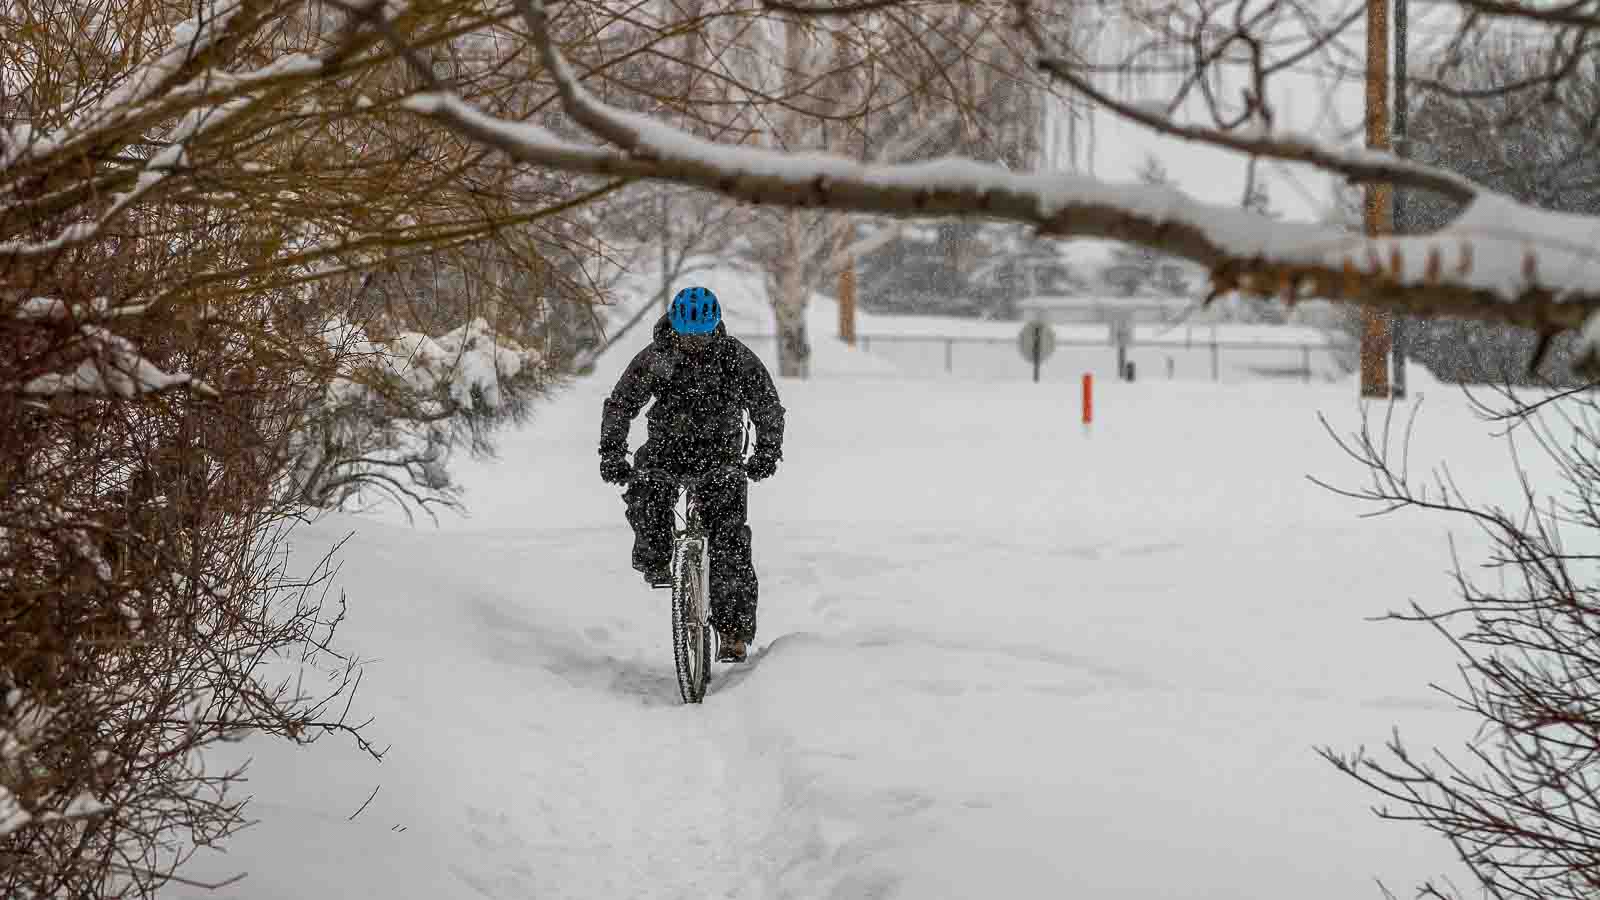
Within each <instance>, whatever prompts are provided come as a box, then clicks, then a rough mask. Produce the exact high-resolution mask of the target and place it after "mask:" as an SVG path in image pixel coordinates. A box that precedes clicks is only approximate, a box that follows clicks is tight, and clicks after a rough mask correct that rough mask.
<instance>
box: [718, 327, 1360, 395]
mask: <svg viewBox="0 0 1600 900" xmlns="http://www.w3.org/2000/svg"><path fill="white" fill-rule="evenodd" d="M1058 335H1059V332H1058ZM739 338H740V339H741V340H744V341H747V342H756V341H761V342H775V340H776V336H775V335H772V334H752V335H739ZM856 345H857V346H858V347H859V348H860V349H861V350H863V351H866V352H871V351H872V349H873V348H874V347H875V346H876V347H880V348H888V347H913V346H923V347H940V348H942V351H943V352H942V362H943V371H944V374H946V375H954V374H956V373H957V361H958V356H959V355H960V354H959V353H958V352H957V351H958V348H960V347H983V348H986V349H987V350H988V355H989V356H990V357H991V362H993V357H994V356H995V350H994V349H993V348H1003V352H1004V353H1007V354H1009V360H1010V363H1011V365H1009V366H1007V367H1006V368H1007V370H1008V371H1006V372H1005V374H1007V375H1010V374H1027V372H1028V371H1029V370H1030V369H1029V364H1028V363H1027V361H1026V360H1024V359H1023V358H1022V355H1021V353H1020V352H1019V351H1018V350H1017V340H1016V338H1011V337H984V336H975V335H918V334H860V335H857V336H856ZM1072 349H1079V350H1103V351H1106V352H1107V353H1115V352H1116V345H1115V344H1113V343H1111V342H1110V341H1109V340H1108V339H1107V338H1098V339H1095V338H1069V337H1059V336H1058V337H1057V339H1056V351H1055V354H1054V355H1053V358H1051V359H1046V360H1045V361H1044V362H1043V364H1042V368H1043V369H1046V370H1048V369H1050V368H1051V363H1052V362H1056V363H1057V367H1058V368H1059V366H1060V360H1061V357H1062V356H1063V351H1064V350H1072ZM1342 349H1343V348H1341V347H1339V346H1338V345H1336V344H1332V343H1322V344H1314V343H1309V342H1306V341H1241V340H1217V339H1215V338H1212V339H1199V340H1197V339H1195V338H1194V337H1193V336H1192V333H1191V334H1190V336H1188V337H1186V338H1185V339H1184V340H1142V341H1140V340H1135V341H1131V342H1129V343H1128V345H1127V352H1128V353H1129V354H1132V355H1138V356H1144V355H1145V352H1146V351H1152V352H1156V353H1164V354H1165V355H1166V360H1165V361H1166V363H1167V367H1166V371H1165V372H1164V373H1163V372H1160V371H1157V372H1155V373H1150V372H1148V370H1146V372H1143V373H1139V372H1137V371H1136V375H1138V376H1139V377H1152V376H1153V377H1157V378H1159V377H1162V376H1163V375H1164V376H1165V377H1168V378H1172V377H1175V376H1176V362H1175V359H1174V357H1173V356H1172V355H1171V353H1173V352H1175V351H1183V352H1184V353H1187V354H1191V355H1192V354H1194V353H1196V352H1199V353H1202V354H1204V355H1205V357H1206V365H1207V368H1208V369H1209V375H1210V379H1211V380H1212V381H1221V380H1222V376H1223V372H1224V363H1225V360H1224V356H1225V354H1233V355H1236V356H1237V355H1246V354H1254V355H1257V356H1260V355H1264V354H1273V355H1276V356H1278V357H1279V359H1280V360H1282V359H1284V357H1285V356H1287V357H1288V358H1290V359H1292V360H1294V362H1295V363H1296V364H1295V365H1285V366H1278V367H1275V368H1273V369H1271V370H1261V371H1270V372H1273V373H1274V374H1280V375H1288V376H1291V377H1292V376H1295V375H1298V376H1299V378H1300V380H1301V381H1303V382H1306V383H1310V382H1311V381H1312V380H1313V378H1314V377H1315V375H1316V374H1317V366H1315V365H1313V363H1314V362H1316V361H1318V360H1319V359H1320V358H1321V357H1327V358H1328V364H1327V365H1326V366H1325V368H1326V369H1327V370H1329V371H1330V372H1331V371H1334V370H1336V369H1337V368H1338V366H1337V365H1336V364H1335V363H1334V362H1333V360H1332V357H1334V356H1335V355H1336V354H1338V353H1340V352H1341V351H1342ZM885 356H889V357H891V361H892V354H885ZM989 368H990V369H991V372H993V370H994V368H995V367H994V366H993V365H991V366H990V367H989ZM1080 368H1081V367H1080ZM1113 368H1114V367H1113ZM924 369H926V366H924ZM1012 370H1014V371H1012ZM1072 374H1073V377H1076V374H1077V373H1076V372H1074V373H1072Z"/></svg>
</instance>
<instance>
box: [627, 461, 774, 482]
mask: <svg viewBox="0 0 1600 900" xmlns="http://www.w3.org/2000/svg"><path fill="white" fill-rule="evenodd" d="M725 472H738V473H739V474H740V475H745V476H746V477H748V475H749V473H748V472H747V471H746V469H745V465H744V463H742V462H737V463H728V464H726V465H722V466H718V467H717V468H715V469H712V470H711V471H709V472H703V473H701V474H699V475H684V476H681V477H680V476H677V475H673V474H672V473H670V472H668V471H666V470H665V469H658V468H653V467H652V468H649V469H634V470H633V476H634V477H635V478H638V477H640V476H641V475H642V476H646V477H650V478H659V479H661V480H663V481H672V482H675V483H678V484H683V485H693V484H699V483H700V482H702V481H704V480H706V479H707V478H710V477H711V476H713V475H721V474H723V473H725Z"/></svg>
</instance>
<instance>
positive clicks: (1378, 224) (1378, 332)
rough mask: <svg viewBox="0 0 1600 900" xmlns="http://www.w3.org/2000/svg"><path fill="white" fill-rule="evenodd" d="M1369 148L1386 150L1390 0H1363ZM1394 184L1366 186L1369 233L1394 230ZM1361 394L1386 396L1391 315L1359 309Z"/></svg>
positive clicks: (1365, 395) (1387, 393) (1387, 137)
mask: <svg viewBox="0 0 1600 900" xmlns="http://www.w3.org/2000/svg"><path fill="white" fill-rule="evenodd" d="M1367 147H1368V148H1369V149H1372V150H1388V149H1389V0H1367ZM1392 203H1393V186H1392V185H1390V184H1388V183H1373V184H1369V185H1367V210H1366V213H1367V214H1366V225H1367V234H1368V235H1370V236H1373V237H1376V236H1378V235H1382V234H1389V233H1391V232H1392V230H1393V218H1392V217H1393V207H1392V205H1391V204H1392ZM1361 396H1363V397H1387V396H1389V316H1388V315H1387V314H1386V313H1384V312H1382V311H1381V310H1378V309H1375V308H1373V307H1370V306H1363V307H1362V308H1361Z"/></svg>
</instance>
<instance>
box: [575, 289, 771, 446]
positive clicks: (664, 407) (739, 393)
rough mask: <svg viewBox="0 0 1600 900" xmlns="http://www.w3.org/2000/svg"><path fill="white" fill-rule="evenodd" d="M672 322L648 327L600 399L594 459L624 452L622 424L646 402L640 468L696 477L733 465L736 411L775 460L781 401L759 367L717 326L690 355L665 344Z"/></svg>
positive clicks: (739, 436) (740, 426) (739, 429)
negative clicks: (649, 334) (644, 340)
mask: <svg viewBox="0 0 1600 900" xmlns="http://www.w3.org/2000/svg"><path fill="white" fill-rule="evenodd" d="M672 336H673V331H672V324H671V323H670V322H669V321H668V320H667V318H666V317H665V316H663V317H662V318H661V320H660V321H659V322H657V323H656V326H655V331H654V335H653V338H652V340H651V342H650V345H649V346H648V347H645V348H644V349H643V350H641V351H639V355H637V356H635V357H634V358H633V362H631V363H629V364H628V368H627V370H626V371H624V372H623V373H622V377H621V378H620V379H618V380H617V386H616V387H615V388H612V390H611V396H610V397H608V398H607V399H606V402H605V413H604V415H603V416H602V417H601V420H600V455H601V457H606V456H622V455H623V454H625V453H627V452H628V427H629V425H630V424H631V423H632V422H633V418H634V416H637V415H638V414H639V411H640V410H641V409H643V408H644V405H645V404H646V403H648V402H649V401H650V400H651V399H652V398H654V399H655V401H656V402H655V405H653V406H651V407H650V412H649V413H648V414H647V416H646V419H647V421H648V422H649V430H648V432H647V435H646V439H645V445H644V446H643V447H641V448H640V450H639V453H638V455H637V456H636V457H635V460H634V462H635V464H636V465H640V466H659V467H663V468H666V469H669V470H671V471H673V472H677V473H683V474H699V473H701V472H705V471H708V470H710V469H711V468H713V467H715V466H719V465H727V464H730V463H737V462H739V461H740V460H741V459H742V458H743V451H744V440H745V435H744V413H746V412H748V413H749V414H750V420H751V421H752V422H753V423H754V424H755V426H756V452H757V453H765V454H768V455H771V456H773V457H775V458H778V459H781V458H782V457H783V414H784V411H783V404H781V403H779V402H778V389H777V387H776V386H774V385H773V383H772V376H771V375H770V374H769V373H768V372H767V367H766V366H764V365H762V364H761V360H760V359H759V358H757V357H756V355H755V354H754V353H752V352H751V351H750V348H749V347H746V346H745V345H744V344H743V343H742V342H740V341H739V339H738V338H735V337H733V336H731V335H729V334H728V331H727V329H726V328H724V327H723V326H722V325H721V324H718V325H717V330H716V331H715V332H714V334H713V337H712V339H711V343H710V344H709V345H708V346H707V347H706V348H705V349H704V350H703V351H702V352H700V353H699V354H698V355H691V354H687V353H684V352H683V351H682V350H679V349H678V348H677V347H676V346H674V345H673V342H672Z"/></svg>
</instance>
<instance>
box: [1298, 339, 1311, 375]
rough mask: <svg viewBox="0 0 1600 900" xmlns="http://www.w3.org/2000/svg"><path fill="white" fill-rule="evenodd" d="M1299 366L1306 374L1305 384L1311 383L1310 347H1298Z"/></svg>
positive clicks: (1303, 345)
mask: <svg viewBox="0 0 1600 900" xmlns="http://www.w3.org/2000/svg"><path fill="white" fill-rule="evenodd" d="M1300 365H1301V367H1302V369H1303V370H1304V371H1305V373H1306V378H1305V381H1306V384H1310V383H1311V345H1310V344H1301V345H1300Z"/></svg>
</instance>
